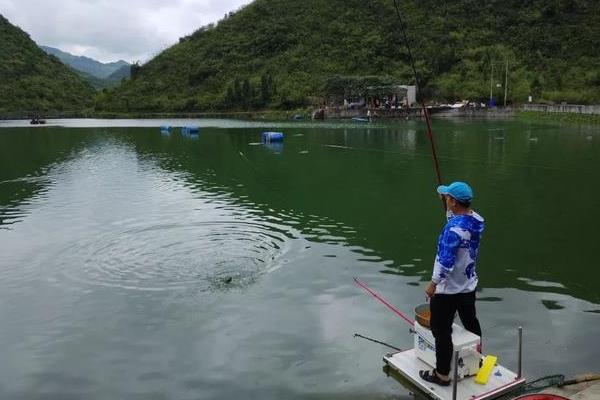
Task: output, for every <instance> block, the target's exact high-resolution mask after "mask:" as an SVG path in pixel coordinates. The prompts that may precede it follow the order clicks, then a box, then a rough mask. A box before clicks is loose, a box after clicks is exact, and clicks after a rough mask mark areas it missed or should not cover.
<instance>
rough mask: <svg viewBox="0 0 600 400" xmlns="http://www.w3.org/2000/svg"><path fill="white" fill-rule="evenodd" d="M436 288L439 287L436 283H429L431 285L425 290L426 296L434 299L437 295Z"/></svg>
mask: <svg viewBox="0 0 600 400" xmlns="http://www.w3.org/2000/svg"><path fill="white" fill-rule="evenodd" d="M436 287H437V285H436V284H435V283H433V282H429V285H427V287H426V288H425V294H427V297H429V298H431V297H433V295H434V294H435V288H436Z"/></svg>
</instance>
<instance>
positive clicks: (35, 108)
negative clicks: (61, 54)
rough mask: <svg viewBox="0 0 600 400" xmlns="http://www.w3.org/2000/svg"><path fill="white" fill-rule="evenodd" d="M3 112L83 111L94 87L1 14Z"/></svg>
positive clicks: (89, 100)
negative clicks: (45, 51) (48, 53)
mask: <svg viewBox="0 0 600 400" xmlns="http://www.w3.org/2000/svg"><path fill="white" fill-rule="evenodd" d="M0 93H1V96H0V113H1V114H10V113H12V112H15V113H19V114H20V115H23V114H44V112H47V111H80V110H82V109H83V108H84V107H86V106H90V105H91V101H92V96H93V94H94V90H93V88H92V87H91V86H90V85H89V84H88V83H86V82H84V80H83V79H82V78H80V77H79V76H78V75H77V74H76V73H75V72H74V71H72V70H71V69H70V68H68V67H67V66H65V65H64V64H63V63H62V62H60V61H59V60H58V59H57V58H55V57H52V56H49V55H47V54H46V53H44V51H43V50H42V49H40V48H39V47H38V46H37V45H36V44H35V43H34V42H33V40H31V39H30V38H29V35H28V34H27V33H25V32H23V31H22V30H21V29H19V28H17V27H16V26H14V25H12V24H11V23H10V22H9V21H8V20H7V19H6V18H4V17H3V16H2V15H0Z"/></svg>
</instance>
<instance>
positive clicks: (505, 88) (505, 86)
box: [504, 58, 508, 108]
mask: <svg viewBox="0 0 600 400" xmlns="http://www.w3.org/2000/svg"><path fill="white" fill-rule="evenodd" d="M507 91H508V58H507V59H506V76H505V77H504V108H506V92H507Z"/></svg>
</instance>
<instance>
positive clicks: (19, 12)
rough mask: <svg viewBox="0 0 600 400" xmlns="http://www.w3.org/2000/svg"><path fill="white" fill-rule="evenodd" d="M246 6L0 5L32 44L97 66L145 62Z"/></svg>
mask: <svg viewBox="0 0 600 400" xmlns="http://www.w3.org/2000/svg"><path fill="white" fill-rule="evenodd" d="M248 3H251V0H0V14H2V15H4V17H6V18H7V19H8V20H9V21H10V22H11V23H12V24H13V25H17V26H19V27H20V28H21V29H23V30H24V31H25V32H27V33H29V35H30V36H31V38H32V39H33V40H35V42H36V43H37V44H40V45H46V46H51V47H57V48H59V49H61V50H64V51H67V52H69V53H72V54H76V55H84V56H88V57H91V58H94V59H96V60H99V61H102V62H108V61H117V60H118V59H123V60H125V61H128V62H133V61H136V60H140V61H142V62H144V61H146V60H148V59H149V58H151V57H152V56H154V55H155V54H157V53H158V52H160V51H161V50H163V49H165V48H167V47H169V46H171V45H173V44H174V43H177V41H178V39H179V38H180V37H181V36H185V35H188V34H190V33H192V32H193V31H195V30H196V29H198V28H199V27H201V26H203V25H207V24H209V23H210V22H216V21H218V20H219V19H221V18H223V16H224V15H225V13H228V12H229V11H234V10H237V9H238V8H239V7H241V6H242V5H244V4H248Z"/></svg>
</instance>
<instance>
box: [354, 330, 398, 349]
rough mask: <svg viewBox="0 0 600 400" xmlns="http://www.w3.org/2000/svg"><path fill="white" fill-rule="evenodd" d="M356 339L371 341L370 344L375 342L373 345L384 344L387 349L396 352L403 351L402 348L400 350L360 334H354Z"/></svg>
mask: <svg viewBox="0 0 600 400" xmlns="http://www.w3.org/2000/svg"><path fill="white" fill-rule="evenodd" d="M354 337H358V338H361V339H366V340H368V341H370V342H373V343H377V344H382V345H384V346H386V347H389V348H390V349H394V350H398V351H402V349H400V348H398V347H396V346H392V345H391V344H387V343H385V342H382V341H380V340H377V339H373V338H370V337H367V336H363V335H361V334H358V333H355V334H354Z"/></svg>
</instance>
